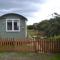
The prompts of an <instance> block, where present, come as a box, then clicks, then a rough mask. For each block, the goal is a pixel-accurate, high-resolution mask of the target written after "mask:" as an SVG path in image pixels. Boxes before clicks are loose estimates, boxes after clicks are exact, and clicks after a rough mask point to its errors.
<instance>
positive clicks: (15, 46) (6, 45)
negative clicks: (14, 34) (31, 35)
mask: <svg viewBox="0 0 60 60" xmlns="http://www.w3.org/2000/svg"><path fill="white" fill-rule="evenodd" d="M0 51H17V52H18V51H19V52H21V51H22V52H40V53H60V40H51V39H50V40H46V39H37V40H35V41H34V40H29V39H25V40H20V39H0Z"/></svg>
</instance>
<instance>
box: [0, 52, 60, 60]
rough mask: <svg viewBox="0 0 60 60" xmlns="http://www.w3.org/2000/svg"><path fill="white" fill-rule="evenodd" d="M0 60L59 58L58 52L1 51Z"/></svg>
mask: <svg viewBox="0 0 60 60" xmlns="http://www.w3.org/2000/svg"><path fill="white" fill-rule="evenodd" d="M0 60H60V54H42V53H28V52H24V53H23V52H1V53H0Z"/></svg>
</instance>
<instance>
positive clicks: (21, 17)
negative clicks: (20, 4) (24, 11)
mask: <svg viewBox="0 0 60 60" xmlns="http://www.w3.org/2000/svg"><path fill="white" fill-rule="evenodd" d="M8 15H17V16H19V17H21V18H22V19H24V20H27V18H26V17H24V16H22V15H20V14H16V13H7V14H4V15H2V16H0V18H4V17H5V16H8Z"/></svg>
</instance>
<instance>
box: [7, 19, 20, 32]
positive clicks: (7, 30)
mask: <svg viewBox="0 0 60 60" xmlns="http://www.w3.org/2000/svg"><path fill="white" fill-rule="evenodd" d="M9 20H10V21H12V30H8V28H7V22H8V21H9ZM14 21H19V30H14ZM6 32H20V19H6Z"/></svg>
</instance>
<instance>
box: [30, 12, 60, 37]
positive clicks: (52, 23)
mask: <svg viewBox="0 0 60 60" xmlns="http://www.w3.org/2000/svg"><path fill="white" fill-rule="evenodd" d="M54 14H55V15H56V16H55V17H54V18H51V19H49V20H44V21H42V22H39V23H38V24H37V26H36V29H37V30H38V31H39V32H40V31H42V32H44V33H45V34H44V35H45V36H47V37H50V36H57V35H60V15H59V14H56V13H54ZM30 27H31V26H30ZM32 27H34V24H33V25H32ZM32 27H31V28H32ZM36 29H35V30H36Z"/></svg>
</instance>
